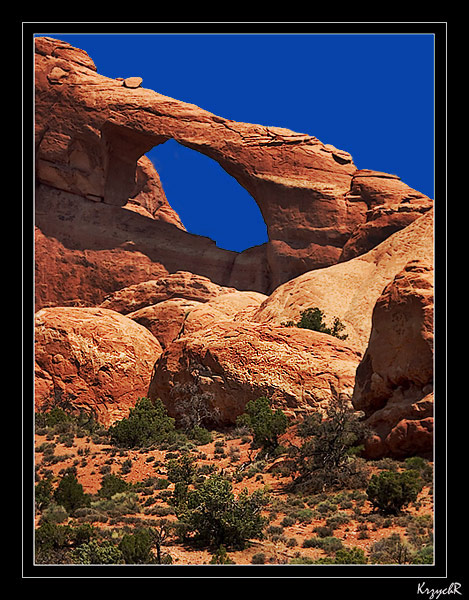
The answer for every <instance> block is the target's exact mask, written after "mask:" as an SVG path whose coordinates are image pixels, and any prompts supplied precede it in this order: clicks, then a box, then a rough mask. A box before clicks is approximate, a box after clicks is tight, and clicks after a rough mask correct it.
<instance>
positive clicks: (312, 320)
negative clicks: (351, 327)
mask: <svg viewBox="0 0 469 600" xmlns="http://www.w3.org/2000/svg"><path fill="white" fill-rule="evenodd" d="M286 325H288V326H291V325H296V326H297V327H300V328H302V329H311V330H312V331H320V332H322V333H327V334H329V335H333V336H334V337H336V338H338V339H340V340H346V339H347V337H348V335H346V334H343V333H342V331H343V330H344V329H345V325H344V324H343V323H342V322H341V321H340V319H339V318H338V317H334V319H333V323H332V327H327V325H326V324H325V323H324V313H323V311H322V310H320V309H319V308H318V307H314V308H307V309H306V310H303V311H301V313H300V319H299V321H298V322H297V323H294V322H292V321H289V322H288V323H286Z"/></svg>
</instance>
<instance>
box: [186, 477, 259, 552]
mask: <svg viewBox="0 0 469 600" xmlns="http://www.w3.org/2000/svg"><path fill="white" fill-rule="evenodd" d="M267 501H268V499H267V495H266V494H265V492H264V491H262V490H256V491H254V492H253V493H252V494H251V495H249V494H248V492H247V489H244V490H243V491H242V492H241V494H239V496H238V497H237V498H235V496H234V494H233V490H232V485H231V482H230V481H228V480H227V479H225V478H224V477H222V476H221V475H220V474H218V473H215V474H212V475H211V476H210V477H208V478H207V479H206V480H205V481H204V482H203V483H202V484H201V485H200V486H199V487H197V488H196V489H195V490H192V491H189V492H188V493H187V496H186V497H185V499H184V500H183V501H182V502H181V503H179V505H178V506H177V507H176V514H177V517H178V519H179V521H180V522H181V523H182V525H183V526H184V529H185V531H186V532H188V533H192V534H194V535H195V540H196V541H198V542H200V543H201V544H203V545H206V546H209V547H211V548H213V549H218V548H219V547H220V546H222V545H223V546H225V547H226V548H228V547H235V548H243V547H244V545H245V542H246V540H248V539H250V538H258V537H260V536H261V535H262V530H263V528H264V526H265V524H266V519H265V518H264V517H262V515H261V510H262V507H263V506H265V504H266V503H267Z"/></svg>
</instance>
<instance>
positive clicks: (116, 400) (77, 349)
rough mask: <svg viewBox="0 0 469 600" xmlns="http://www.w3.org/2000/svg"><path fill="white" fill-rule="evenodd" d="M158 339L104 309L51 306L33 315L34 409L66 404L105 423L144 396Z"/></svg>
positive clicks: (120, 316) (125, 411)
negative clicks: (90, 413) (91, 414)
mask: <svg viewBox="0 0 469 600" xmlns="http://www.w3.org/2000/svg"><path fill="white" fill-rule="evenodd" d="M161 352H162V348H161V346H160V344H159V342H158V341H157V339H156V338H155V337H154V336H153V335H151V333H150V332H149V331H148V330H147V329H145V327H142V326H141V325H139V324H138V323H136V322H135V321H133V320H132V319H129V318H127V317H125V316H123V315H121V314H119V313H117V312H115V311H112V310H106V309H103V308H77V307H73V308H68V307H53V308H44V309H42V310H40V311H39V312H38V313H37V314H36V316H35V361H36V373H35V375H36V377H35V408H36V410H41V409H46V408H48V407H51V406H54V405H57V404H58V405H59V406H67V405H68V406H71V407H72V408H73V409H75V410H80V409H82V410H84V411H87V412H92V413H93V414H94V415H95V417H96V419H97V420H98V421H99V422H100V423H102V424H104V425H106V426H109V425H110V424H112V423H113V422H114V421H116V420H119V419H122V418H123V417H125V416H127V415H128V412H129V409H130V408H131V407H133V406H134V405H135V402H136V401H137V400H138V398H139V397H142V396H146V395H147V391H148V386H149V383H150V380H151V374H152V370H153V366H154V364H155V361H156V360H157V358H158V357H159V355H160V354H161Z"/></svg>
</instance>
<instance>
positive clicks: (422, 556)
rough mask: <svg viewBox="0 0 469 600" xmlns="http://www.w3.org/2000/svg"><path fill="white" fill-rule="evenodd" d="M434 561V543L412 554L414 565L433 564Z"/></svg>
mask: <svg viewBox="0 0 469 600" xmlns="http://www.w3.org/2000/svg"><path fill="white" fill-rule="evenodd" d="M433 562H434V555H433V545H431V544H430V545H428V546H424V547H423V548H420V549H419V550H417V552H416V553H415V554H414V555H413V556H412V564H413V565H431V564H433Z"/></svg>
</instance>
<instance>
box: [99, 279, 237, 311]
mask: <svg viewBox="0 0 469 600" xmlns="http://www.w3.org/2000/svg"><path fill="white" fill-rule="evenodd" d="M235 291H236V290H235V289H234V288H228V287H223V286H220V285H217V284H216V283H213V281H210V279H208V278H207V277H202V276H201V275H195V274H194V273H190V272H188V271H177V272H176V273H172V274H171V275H166V276H164V277H159V278H158V279H152V280H149V281H143V282H142V283H138V284H136V285H132V286H129V287H126V288H122V289H120V290H118V291H117V292H114V293H113V294H110V295H109V296H108V297H106V298H105V299H104V300H103V302H102V304H101V306H102V307H103V308H109V309H111V310H116V311H117V312H120V313H122V314H127V313H130V312H134V311H136V310H139V309H140V308H144V307H146V306H151V305H152V304H157V303H158V302H163V300H170V299H171V298H184V299H185V300H195V301H197V302H208V301H209V300H211V299H212V298H216V297H217V296H220V295H223V294H231V293H232V292H235Z"/></svg>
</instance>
